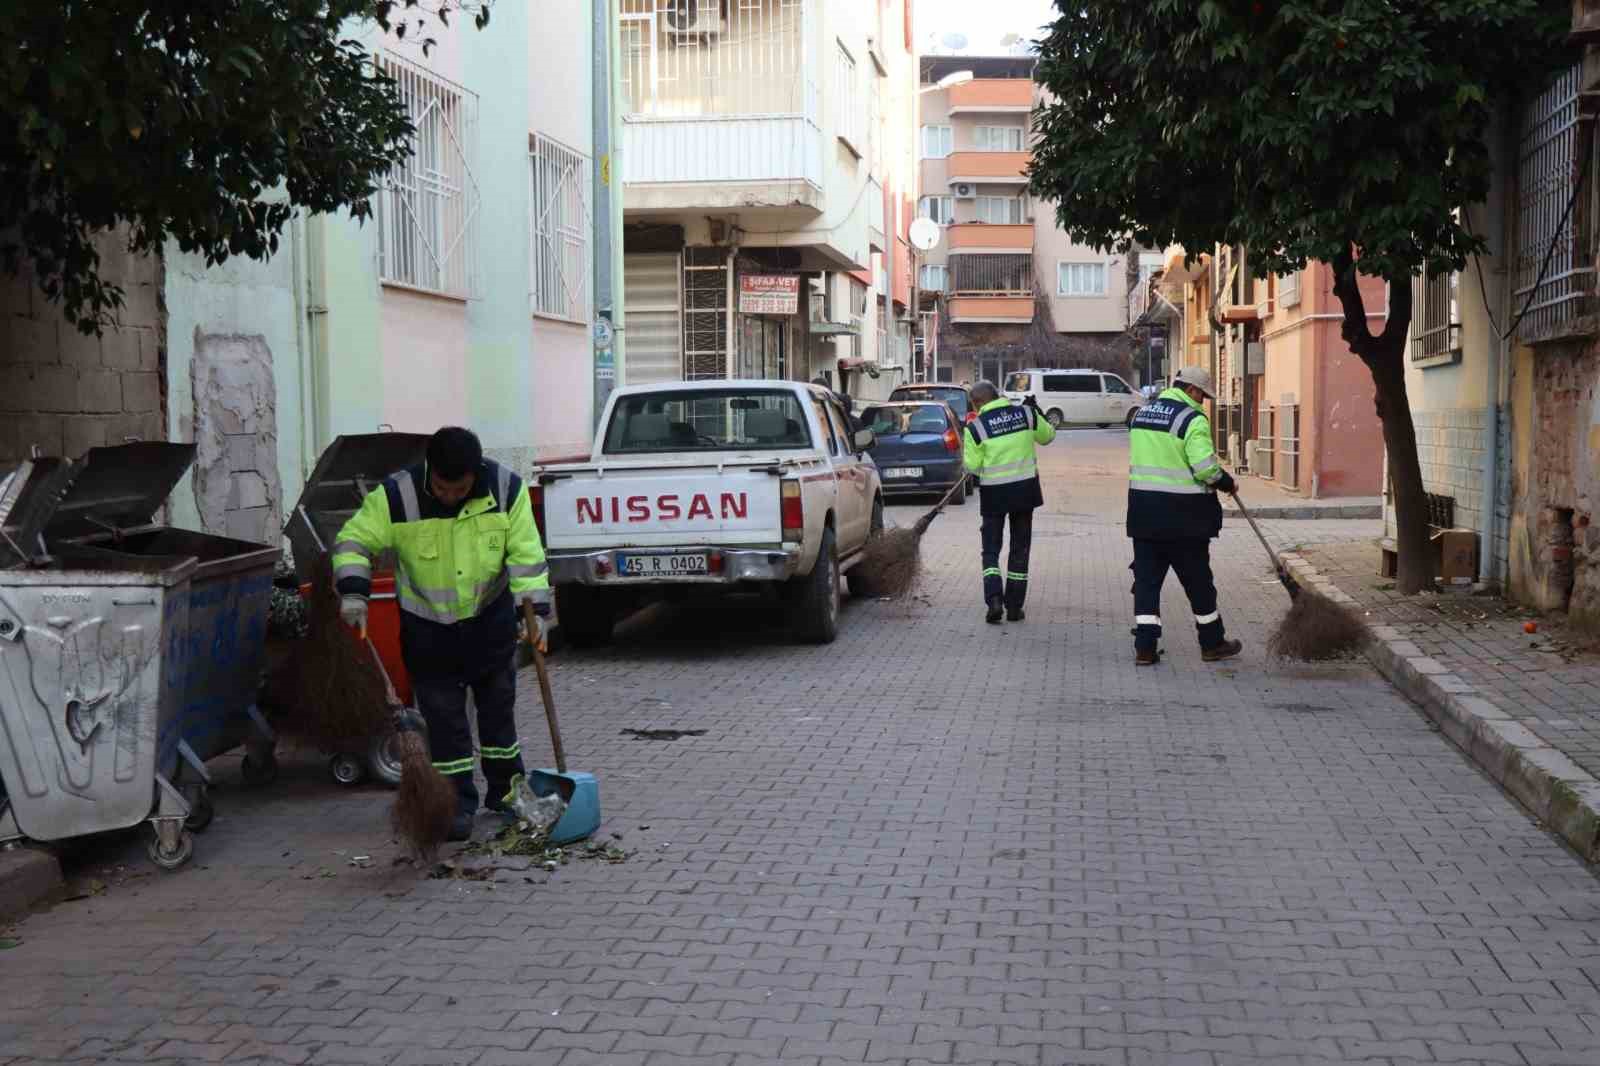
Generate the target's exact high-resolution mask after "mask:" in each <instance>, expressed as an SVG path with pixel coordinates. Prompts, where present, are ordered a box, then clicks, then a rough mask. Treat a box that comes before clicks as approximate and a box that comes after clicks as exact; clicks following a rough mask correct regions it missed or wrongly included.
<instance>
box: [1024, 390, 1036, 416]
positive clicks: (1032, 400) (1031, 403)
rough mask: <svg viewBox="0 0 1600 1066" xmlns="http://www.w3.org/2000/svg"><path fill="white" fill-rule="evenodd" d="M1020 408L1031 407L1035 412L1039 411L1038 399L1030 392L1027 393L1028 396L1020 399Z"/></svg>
mask: <svg viewBox="0 0 1600 1066" xmlns="http://www.w3.org/2000/svg"><path fill="white" fill-rule="evenodd" d="M1022 406H1024V407H1031V408H1033V409H1034V410H1035V411H1037V410H1038V409H1039V397H1037V396H1035V395H1034V394H1033V393H1031V392H1030V393H1028V395H1026V396H1024V397H1023V398H1022Z"/></svg>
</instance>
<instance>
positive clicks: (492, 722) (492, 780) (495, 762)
mask: <svg viewBox="0 0 1600 1066" xmlns="http://www.w3.org/2000/svg"><path fill="white" fill-rule="evenodd" d="M514 664H515V660H514V659H507V660H506V663H505V665H504V666H501V667H498V668H496V669H494V670H491V671H489V672H488V673H486V674H483V675H482V676H480V677H475V678H471V679H449V678H446V679H430V680H425V681H418V680H413V681H412V689H413V690H414V691H415V692H416V696H417V707H418V709H419V710H421V711H422V717H423V718H424V719H426V720H427V722H428V747H429V749H430V751H431V754H432V756H433V765H434V766H436V767H438V769H439V772H440V773H442V774H444V775H445V776H446V777H448V778H449V779H450V783H451V784H453V785H455V787H456V795H458V796H459V797H460V798H461V807H460V810H461V812H462V813H464V814H471V813H473V812H474V811H476V810H477V809H478V786H477V785H476V784H474V783H473V780H472V770H473V763H474V762H475V761H476V760H474V759H473V757H472V728H471V726H470V724H469V723H468V722H467V692H468V690H469V689H470V690H471V692H472V701H473V703H474V704H476V705H477V708H478V743H479V745H480V754H481V755H482V756H483V776H484V777H485V778H486V779H487V780H488V782H489V801H490V802H491V803H494V802H498V801H499V800H500V799H501V798H502V797H504V796H505V794H506V793H507V792H509V791H510V790H511V778H512V777H513V776H514V775H516V774H520V773H522V772H523V771H522V746H521V744H519V743H518V741H517V720H516V717H515V714H514V709H515V705H516V702H517V672H516V666H515V665H514Z"/></svg>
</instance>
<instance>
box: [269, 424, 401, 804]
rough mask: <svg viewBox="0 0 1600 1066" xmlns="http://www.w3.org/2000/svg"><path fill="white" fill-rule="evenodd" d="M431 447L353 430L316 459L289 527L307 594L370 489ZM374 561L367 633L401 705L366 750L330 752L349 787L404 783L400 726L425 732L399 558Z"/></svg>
mask: <svg viewBox="0 0 1600 1066" xmlns="http://www.w3.org/2000/svg"><path fill="white" fill-rule="evenodd" d="M427 452H428V437H427V436H426V435H424V434H420V433H362V434H351V435H348V436H343V437H337V438H335V439H334V441H333V443H332V444H330V445H328V447H327V449H326V450H325V451H324V452H323V453H322V455H321V456H320V457H318V459H317V465H316V468H315V469H314V470H312V471H311V476H310V478H308V479H307V480H306V487H305V489H304V491H303V492H301V494H300V500H299V502H298V503H297V504H296V505H295V509H294V511H293V512H291V513H290V515H289V520H288V522H287V524H286V525H285V526H284V531H283V532H284V536H285V537H286V538H288V541H289V546H290V548H291V549H292V550H293V552H294V567H295V576H296V578H297V579H298V580H299V581H300V591H301V594H302V595H309V594H310V589H311V584H310V583H311V580H312V577H313V576H314V574H315V570H316V563H317V560H318V559H320V558H321V557H322V555H323V553H324V552H326V551H328V550H330V549H332V547H333V545H334V542H335V540H336V539H337V538H338V536H339V530H340V529H342V528H343V527H344V524H345V523H346V522H348V521H349V520H350V517H351V516H352V515H354V514H355V513H356V512H357V511H359V510H360V509H361V503H362V501H363V500H364V499H366V496H367V493H369V492H371V491H372V490H373V489H375V488H377V487H378V486H379V485H381V484H382V483H383V481H384V479H385V478H387V477H389V476H390V475H391V474H394V473H397V472H399V471H401V470H404V469H406V468H407V467H412V466H417V465H419V464H421V463H422V461H423V460H424V459H425V458H426V456H427ZM375 563H376V565H375V566H374V567H373V574H372V597H371V600H370V602H369V605H368V611H367V637H368V639H370V640H371V642H372V647H373V649H374V650H375V651H376V653H377V656H378V661H379V662H380V663H381V664H382V666H383V669H384V672H385V673H386V674H388V676H389V682H390V684H391V685H392V686H393V688H394V691H395V697H396V699H398V700H399V701H400V703H401V708H400V710H399V712H398V713H397V716H396V721H395V730H393V731H390V732H387V733H385V734H383V735H382V736H377V737H373V738H372V739H371V741H370V742H369V743H368V744H367V745H366V747H365V749H364V750H361V751H338V752H331V753H330V754H331V755H332V758H331V759H330V761H329V763H328V767H329V772H330V773H331V774H332V775H333V779H334V780H335V781H338V782H339V783H340V784H344V785H354V784H358V783H360V782H361V781H362V780H363V779H365V778H366V777H367V776H368V775H369V774H370V775H371V776H372V777H373V778H375V779H377V780H378V781H381V782H382V783H384V784H386V785H391V786H393V785H398V784H399V783H400V751H399V748H398V746H397V744H396V736H397V734H398V731H399V730H400V729H401V728H405V729H414V730H416V731H418V732H421V733H422V734H423V735H424V736H426V735H427V726H426V724H425V723H424V722H423V719H422V715H421V714H419V713H418V712H417V710H416V708H415V706H414V705H413V702H412V693H411V677H410V675H409V674H408V673H407V672H406V666H405V661H404V659H402V657H401V654H400V601H399V600H398V599H397V598H396V595H395V589H394V560H393V558H380V559H378V560H376V561H375Z"/></svg>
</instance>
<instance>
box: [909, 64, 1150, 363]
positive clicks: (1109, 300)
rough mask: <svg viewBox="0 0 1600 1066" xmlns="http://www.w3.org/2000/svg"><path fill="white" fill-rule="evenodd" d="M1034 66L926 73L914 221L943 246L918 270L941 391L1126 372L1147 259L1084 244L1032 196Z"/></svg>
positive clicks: (932, 68)
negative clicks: (1022, 378) (1060, 373)
mask: <svg viewBox="0 0 1600 1066" xmlns="http://www.w3.org/2000/svg"><path fill="white" fill-rule="evenodd" d="M1033 66H1034V59H1033V57H1032V56H924V57H922V59H921V61H920V72H919V73H920V79H919V80H920V82H921V87H922V91H921V93H920V94H919V97H918V98H919V100H920V102H921V103H920V119H919V138H918V139H919V145H918V148H919V154H920V156H921V162H920V173H919V180H920V183H921V196H920V199H919V201H918V214H919V215H920V216H921V217H925V218H931V219H933V220H934V221H935V222H937V223H939V225H940V227H941V232H942V239H941V240H940V242H939V244H938V245H937V246H936V247H935V248H933V249H932V250H930V251H928V252H925V253H923V254H922V255H921V257H920V263H919V275H918V282H919V290H920V292H921V293H922V294H923V297H922V301H921V302H922V304H923V309H924V311H925V312H927V313H928V317H927V318H926V319H925V321H927V322H929V323H930V324H936V325H935V330H934V331H931V332H930V331H925V333H929V335H928V337H927V349H928V351H927V352H926V354H925V358H924V360H923V363H924V366H923V367H922V368H920V372H921V373H924V374H926V375H927V376H929V377H932V378H937V379H938V380H942V381H974V380H977V379H979V378H988V379H990V380H994V381H1000V380H1003V379H1004V377H1005V375H1006V374H1007V373H1008V372H1010V371H1013V370H1018V369H1023V368H1029V367H1076V366H1094V367H1100V368H1106V369H1116V370H1119V371H1124V372H1125V371H1126V370H1127V368H1128V354H1129V352H1130V350H1131V344H1132V342H1131V340H1130V338H1129V336H1128V327H1129V324H1130V319H1129V317H1128V310H1129V295H1130V293H1131V291H1132V290H1133V288H1134V287H1136V285H1137V284H1138V280H1139V270H1140V260H1139V253H1137V252H1135V253H1131V254H1128V255H1125V254H1122V253H1115V252H1113V253H1105V252H1101V251H1098V250H1096V249H1093V248H1089V247H1086V246H1083V245H1079V244H1075V243H1074V242H1072V241H1071V240H1070V239H1069V238H1068V237H1067V235H1066V233H1065V232H1064V231H1062V230H1061V229H1059V228H1058V227H1057V226H1056V223H1055V214H1054V210H1053V209H1052V207H1051V206H1050V205H1049V204H1046V203H1040V202H1036V201H1035V200H1033V198H1031V197H1029V196H1028V195H1027V192H1026V188H1027V180H1028V179H1027V167H1028V162H1029V160H1030V158H1031V148H1030V146H1031V141H1032V136H1033V134H1032V123H1031V115H1032V112H1033V109H1034V106H1035V104H1036V103H1037V102H1038V99H1039V98H1038V92H1039V90H1038V87H1037V86H1036V85H1035V83H1034V81H1033ZM968 73H970V74H971V77H970V78H967V74H968ZM952 82H954V84H951V83H952ZM942 83H943V84H942ZM1147 254H1148V253H1147ZM1144 265H1145V267H1146V268H1148V269H1149V270H1152V271H1153V269H1154V268H1155V266H1156V265H1157V261H1154V260H1152V261H1149V262H1146V263H1145V264H1144Z"/></svg>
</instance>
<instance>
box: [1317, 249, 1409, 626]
mask: <svg viewBox="0 0 1600 1066" xmlns="http://www.w3.org/2000/svg"><path fill="white" fill-rule="evenodd" d="M1333 266H1334V284H1333V291H1334V295H1336V296H1337V297H1339V303H1340V305H1341V306H1342V308H1343V310H1344V322H1343V324H1342V326H1341V333H1342V334H1343V336H1344V339H1345V342H1346V343H1347V344H1349V345H1350V350H1351V352H1353V353H1354V354H1355V355H1356V356H1357V357H1358V358H1360V360H1361V362H1362V363H1364V364H1365V365H1366V368H1367V370H1368V372H1369V373H1371V374H1372V384H1373V389H1374V396H1373V401H1374V404H1375V406H1376V407H1377V412H1378V419H1379V421H1381V422H1382V423H1383V444H1384V447H1385V449H1387V451H1388V454H1389V476H1390V479H1391V480H1392V482H1393V484H1394V511H1395V526H1396V531H1395V548H1396V552H1397V554H1398V555H1399V568H1398V572H1397V575H1396V578H1395V585H1396V587H1397V588H1398V589H1399V591H1400V592H1402V593H1404V594H1405V595H1408V596H1409V595H1413V594H1415V593H1418V592H1421V591H1422V590H1423V589H1426V588H1431V587H1432V585H1433V579H1434V573H1433V561H1432V558H1431V553H1430V551H1429V548H1428V494H1427V490H1426V489H1425V488H1424V487H1423V484H1422V464H1421V463H1420V462H1419V461H1418V460H1417V427H1416V423H1414V422H1413V421H1412V419H1411V401H1410V399H1409V398H1408V397H1407V395H1406V359H1405V355H1406V341H1407V334H1408V333H1409V332H1410V329H1411V278H1410V277H1409V276H1406V277H1399V278H1390V279H1389V320H1388V322H1387V323H1385V325H1384V329H1383V332H1382V333H1381V334H1378V335H1377V336H1374V335H1373V333H1372V331H1371V329H1369V328H1368V327H1367V309H1366V305H1365V302H1364V301H1363V299H1362V296H1361V287H1360V284H1359V282H1358V280H1357V277H1356V271H1355V261H1354V257H1353V256H1351V255H1345V256H1341V257H1339V259H1337V260H1335V262H1334V264H1333Z"/></svg>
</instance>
